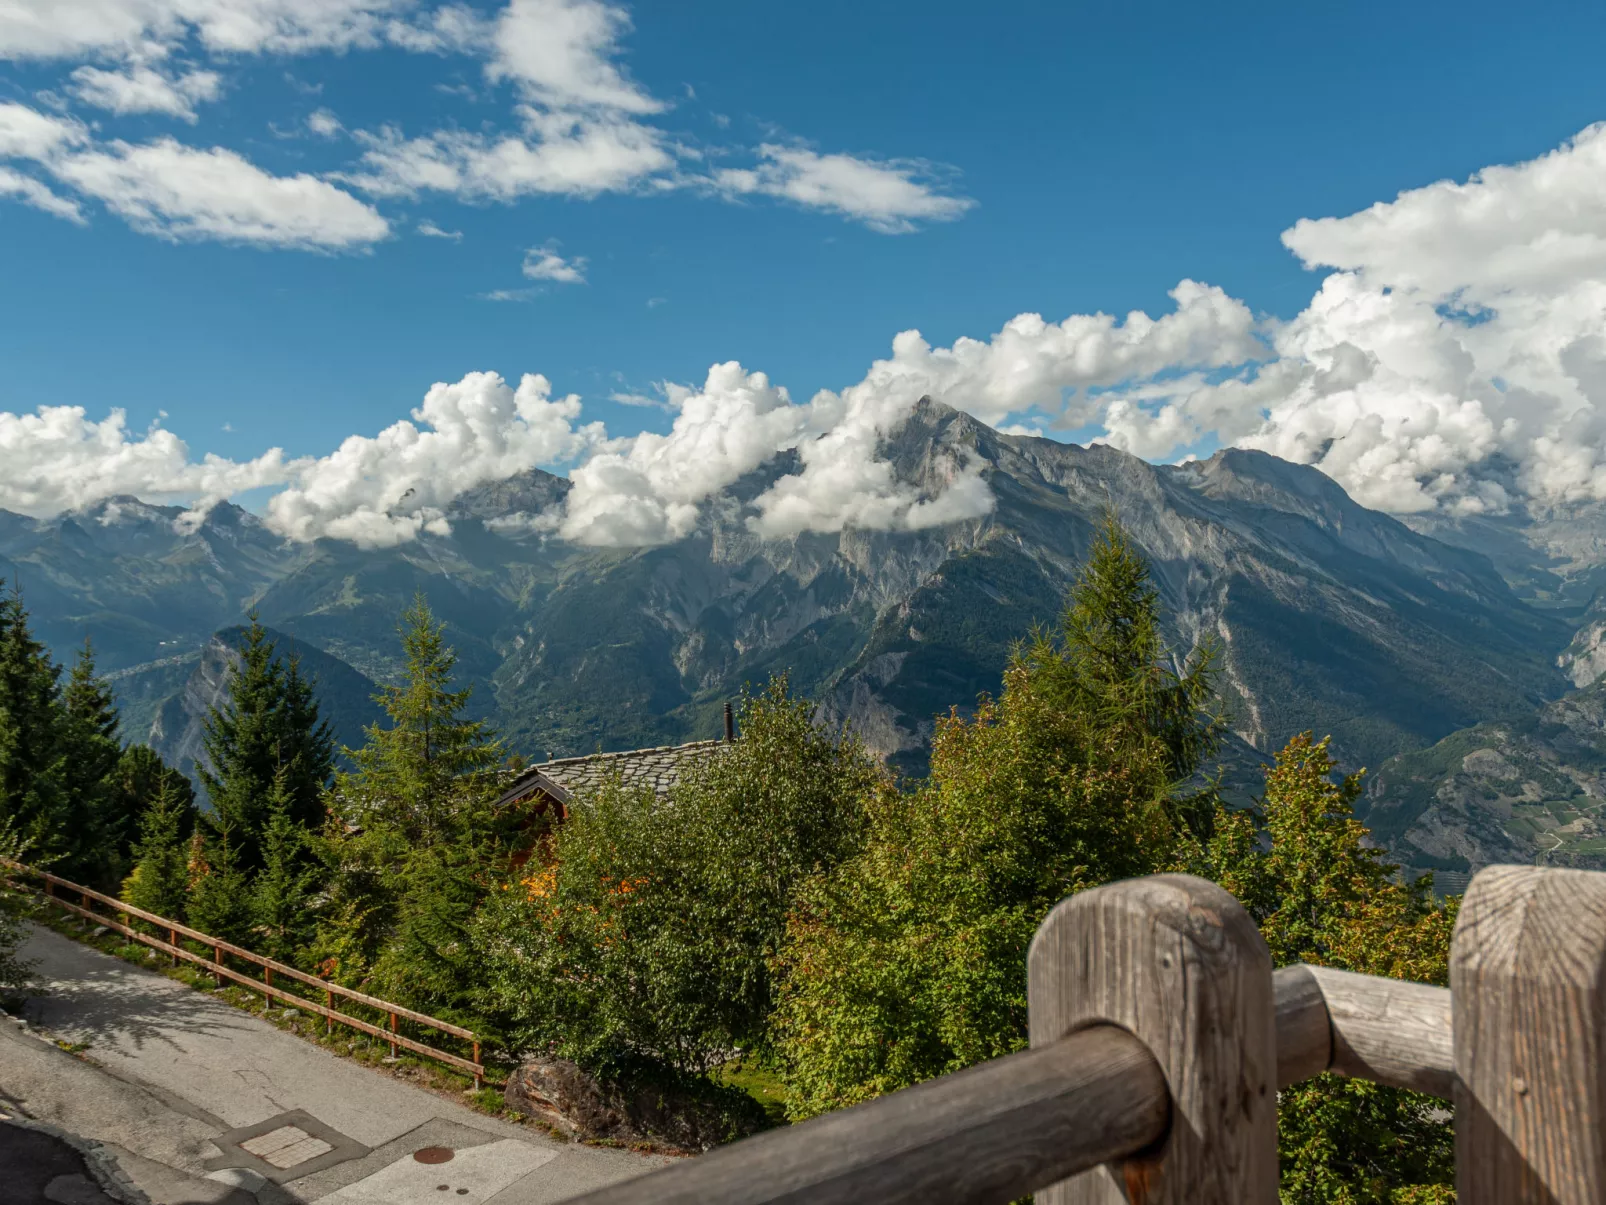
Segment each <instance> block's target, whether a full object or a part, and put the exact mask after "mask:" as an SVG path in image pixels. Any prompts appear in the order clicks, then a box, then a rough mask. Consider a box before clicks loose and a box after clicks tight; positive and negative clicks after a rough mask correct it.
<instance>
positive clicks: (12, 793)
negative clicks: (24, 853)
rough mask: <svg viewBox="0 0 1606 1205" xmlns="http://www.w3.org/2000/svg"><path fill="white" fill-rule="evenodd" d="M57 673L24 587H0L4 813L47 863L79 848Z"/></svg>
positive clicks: (0, 806)
mask: <svg viewBox="0 0 1606 1205" xmlns="http://www.w3.org/2000/svg"><path fill="white" fill-rule="evenodd" d="M3 585H4V582H3V581H0V587H3ZM60 675H61V670H60V667H58V666H57V665H56V664H55V663H54V662H53V661H51V659H50V656H49V654H48V653H47V652H46V651H45V647H44V645H42V644H40V643H39V641H37V640H36V639H34V636H33V632H32V630H31V628H30V627H29V624H28V612H27V609H26V608H25V607H24V606H23V602H22V595H21V593H20V592H18V591H17V590H15V589H13V590H12V591H10V592H9V593H7V594H3V595H0V820H5V821H9V822H10V823H11V825H12V827H13V828H14V830H15V832H16V834H17V838H18V840H20V841H21V842H23V844H25V845H26V846H27V848H28V850H29V856H30V857H32V858H33V859H34V860H35V861H36V862H42V863H48V864H65V863H70V862H71V861H72V858H73V855H75V854H76V853H77V852H78V846H77V837H78V835H79V833H78V829H79V826H77V825H75V824H74V823H73V820H74V817H73V815H72V799H71V795H70V793H69V791H68V788H67V784H66V781H65V768H66V767H65V762H66V758H65V753H66V748H65V745H66V741H65V735H66V734H65V729H66V717H65V714H64V712H63V709H62V705H61V691H60V684H59V678H60ZM67 868H69V869H75V867H71V866H70V865H69V866H68V867H67Z"/></svg>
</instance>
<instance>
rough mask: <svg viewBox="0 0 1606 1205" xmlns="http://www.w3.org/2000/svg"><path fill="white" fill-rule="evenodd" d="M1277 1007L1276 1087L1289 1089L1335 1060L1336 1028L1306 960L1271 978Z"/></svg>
mask: <svg viewBox="0 0 1606 1205" xmlns="http://www.w3.org/2000/svg"><path fill="white" fill-rule="evenodd" d="M1271 986H1272V998H1273V999H1274V1000H1275V1001H1276V1008H1277V1087H1278V1088H1279V1089H1282V1088H1286V1087H1288V1086H1289V1085H1290V1084H1297V1083H1299V1082H1300V1081H1301V1080H1307V1079H1309V1078H1310V1077H1311V1076H1313V1075H1320V1074H1321V1073H1322V1072H1323V1071H1326V1070H1327V1069H1328V1067H1330V1066H1332V1063H1333V1027H1332V1025H1331V1024H1330V1023H1329V1022H1328V1020H1327V1000H1326V999H1325V998H1324V997H1323V996H1322V987H1321V984H1319V983H1317V982H1316V976H1315V975H1313V974H1311V969H1310V967H1308V966H1305V965H1304V964H1303V963H1299V964H1296V965H1294V966H1291V967H1283V968H1282V969H1281V970H1279V971H1277V972H1276V973H1275V974H1273V975H1272V977H1271Z"/></svg>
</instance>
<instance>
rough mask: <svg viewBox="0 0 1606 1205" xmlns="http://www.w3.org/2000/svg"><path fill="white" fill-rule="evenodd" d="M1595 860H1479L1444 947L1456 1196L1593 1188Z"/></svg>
mask: <svg viewBox="0 0 1606 1205" xmlns="http://www.w3.org/2000/svg"><path fill="white" fill-rule="evenodd" d="M1603 977H1606V874H1600V873H1597V872H1594V871H1585V870H1557V869H1539V868H1536V867H1532V866H1491V867H1489V868H1487V869H1485V870H1482V871H1480V872H1479V873H1478V875H1477V876H1476V877H1475V878H1474V879H1473V880H1472V883H1471V885H1470V886H1469V888H1468V890H1467V894H1466V898H1465V900H1464V901H1463V903H1462V905H1461V914H1460V916H1459V918H1458V919H1457V921H1456V928H1455V939H1454V943H1453V945H1452V948H1451V956H1450V990H1451V993H1452V999H1453V1005H1454V1014H1455V1020H1454V1030H1455V1069H1456V1073H1457V1083H1456V1089H1455V1141H1456V1192H1457V1199H1458V1200H1459V1201H1460V1203H1461V1205H1496V1203H1498V1205H1541V1203H1543V1205H1585V1203H1586V1202H1588V1203H1589V1205H1599V1203H1600V1202H1602V1201H1606V1090H1603V1086H1606V1085H1603V1071H1606V1064H1603V1062H1602V1057H1603V1054H1606V1049H1603V1047H1606V1042H1603V1036H1606V1035H1603V1030H1606V992H1603V991H1602V987H1603Z"/></svg>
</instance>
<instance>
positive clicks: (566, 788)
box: [496, 741, 725, 806]
mask: <svg viewBox="0 0 1606 1205" xmlns="http://www.w3.org/2000/svg"><path fill="white" fill-rule="evenodd" d="M724 747H725V742H724V741H693V742H691V744H689V745H660V746H658V747H657V748H655V749H630V750H627V751H626V752H624V753H593V754H590V755H589V756H587V757H560V758H556V759H555V760H553V761H544V762H540V763H538V764H536V765H533V766H530V767H528V768H527V769H525V770H524V771H522V772H521V773H520V774H519V775H518V777H516V778H515V779H514V780H513V781H512V782H510V783H509V784H508V787H507V789H506V790H505V791H503V792H502V794H501V795H500V796H499V797H498V799H497V801H496V802H497V804H498V806H501V805H504V804H509V803H514V802H517V801H518V800H520V799H526V798H529V797H530V796H533V795H535V794H537V793H545V794H547V795H550V796H551V797H552V798H553V799H555V800H557V801H558V802H559V803H567V802H568V801H569V798H570V796H572V795H575V794H577V793H579V792H581V791H588V790H591V789H593V788H595V787H598V786H601V785H602V784H603V783H605V782H607V781H608V780H609V779H611V778H612V777H613V776H614V775H618V776H619V778H620V779H621V780H622V781H623V782H624V785H625V786H627V787H637V786H645V787H650V788H651V789H652V790H653V792H654V793H655V794H658V795H667V794H668V793H669V789H670V788H671V787H673V786H674V785H675V783H676V782H677V781H679V779H680V776H681V774H683V773H684V772H685V770H686V767H687V766H688V765H690V764H692V763H694V762H697V761H701V760H702V759H704V758H707V757H712V756H714V755H715V754H717V753H718V752H719V751H720V750H721V749H723V748H724Z"/></svg>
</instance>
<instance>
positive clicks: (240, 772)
mask: <svg viewBox="0 0 1606 1205" xmlns="http://www.w3.org/2000/svg"><path fill="white" fill-rule="evenodd" d="M239 652H240V662H239V664H238V665H237V666H235V667H233V668H232V669H231V670H230V671H229V677H228V698H227V699H226V700H225V701H224V703H223V705H222V706H221V707H214V708H213V709H212V710H211V712H210V713H209V714H208V716H207V723H206V733H205V736H204V737H203V743H204V746H205V749H206V757H205V759H204V764H202V765H200V766H199V767H198V769H199V773H200V776H201V782H202V784H203V785H204V786H205V787H206V791H207V795H208V797H209V798H210V800H211V804H212V809H213V814H214V816H215V818H216V819H215V821H213V826H214V827H215V828H216V829H218V830H219V831H221V830H222V829H224V828H227V829H229V830H230V832H231V834H232V840H233V842H234V845H235V849H236V852H237V854H238V856H239V859H240V864H241V866H242V867H244V868H245V869H246V870H255V869H257V868H258V867H260V866H261V865H262V833H263V830H264V829H265V828H266V826H267V823H268V798H269V795H270V793H271V792H272V790H273V784H274V780H275V778H276V777H277V776H278V774H279V772H280V769H281V768H283V769H284V770H285V772H286V778H285V785H286V790H287V791H288V799H289V808H290V814H291V816H292V818H293V819H294V820H295V821H296V823H298V824H300V825H302V826H303V827H305V828H315V827H317V826H318V825H319V824H320V823H321V822H322V818H323V792H324V790H325V788H326V787H327V785H328V783H329V779H330V775H331V773H332V771H333V768H334V737H333V735H332V734H331V732H330V729H329V725H328V724H327V723H326V722H325V721H324V720H322V719H321V718H320V717H319V714H318V704H317V700H316V698H315V697H314V693H313V685H312V683H311V682H309V681H308V680H307V679H306V678H304V677H303V676H302V674H301V668H300V664H299V662H298V661H296V660H295V659H294V658H292V659H291V660H290V661H289V662H288V664H287V663H286V662H285V661H284V660H282V659H281V658H280V657H279V656H278V655H277V653H276V648H275V645H274V642H273V641H272V640H270V639H269V638H268V633H267V629H265V628H264V627H263V626H262V624H261V623H260V622H259V621H258V619H257V617H256V614H255V613H254V612H253V613H252V615H251V626H250V627H249V628H247V629H246V632H245V637H244V640H243V641H242V643H241V645H240V649H239Z"/></svg>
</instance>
